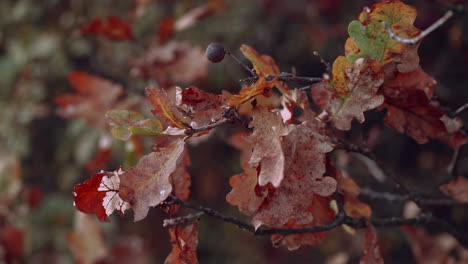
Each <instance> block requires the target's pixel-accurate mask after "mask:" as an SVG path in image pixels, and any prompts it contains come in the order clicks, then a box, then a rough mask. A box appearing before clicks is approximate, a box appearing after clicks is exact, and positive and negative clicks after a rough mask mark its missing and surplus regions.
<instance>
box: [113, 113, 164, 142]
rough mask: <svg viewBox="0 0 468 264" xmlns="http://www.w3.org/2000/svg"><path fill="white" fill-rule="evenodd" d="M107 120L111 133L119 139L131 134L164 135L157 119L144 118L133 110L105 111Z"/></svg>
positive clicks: (126, 138) (125, 138) (126, 137)
mask: <svg viewBox="0 0 468 264" xmlns="http://www.w3.org/2000/svg"><path fill="white" fill-rule="evenodd" d="M106 118H107V122H108V123H109V124H110V125H111V126H113V128H112V129H111V133H112V135H113V136H114V137H115V138H117V139H120V140H124V141H126V140H128V139H130V137H131V136H132V135H142V136H164V135H165V134H163V133H162V130H163V127H162V124H161V122H160V121H159V120H157V119H145V117H144V116H143V115H142V114H140V113H138V112H134V111H129V110H112V111H108V112H107V113H106Z"/></svg>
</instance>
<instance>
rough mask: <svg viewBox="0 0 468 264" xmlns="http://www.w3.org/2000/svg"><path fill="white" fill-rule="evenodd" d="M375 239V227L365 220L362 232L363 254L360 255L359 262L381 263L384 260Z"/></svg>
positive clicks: (368, 263) (367, 263)
mask: <svg viewBox="0 0 468 264" xmlns="http://www.w3.org/2000/svg"><path fill="white" fill-rule="evenodd" d="M378 242H379V241H378V239H377V231H376V230H375V227H374V226H373V225H372V224H371V223H370V222H369V221H367V227H366V230H365V233H364V256H362V257H361V259H360V260H359V263H361V264H383V263H384V260H383V258H382V256H381V255H380V248H379V244H378Z"/></svg>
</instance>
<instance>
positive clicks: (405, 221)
mask: <svg viewBox="0 0 468 264" xmlns="http://www.w3.org/2000/svg"><path fill="white" fill-rule="evenodd" d="M166 203H168V204H178V205H180V206H182V207H186V208H190V209H193V210H197V211H199V212H203V213H204V214H206V215H208V216H211V217H214V218H217V219H219V220H221V221H224V222H226V223H230V224H233V225H235V226H237V227H239V228H240V229H243V230H247V231H249V232H252V233H253V234H254V235H257V236H261V235H273V234H279V235H291V234H300V233H317V232H324V231H328V230H331V229H333V228H336V227H338V226H340V225H342V224H346V225H348V226H350V227H353V228H365V227H366V226H367V222H366V221H365V219H356V218H352V217H349V216H347V215H346V214H345V213H344V211H343V210H342V209H340V210H339V212H338V214H337V215H336V218H335V220H333V221H332V222H330V223H328V224H325V225H320V226H315V227H309V228H267V227H260V228H258V229H255V227H254V226H253V225H250V224H247V223H245V222H243V221H240V220H238V219H236V218H234V217H230V216H226V215H223V214H221V213H219V212H218V211H216V210H214V209H212V208H207V207H203V206H200V205H195V204H191V203H187V202H184V201H181V200H180V199H178V198H177V197H170V198H169V199H168V200H167V201H166ZM340 208H341V207H340ZM370 222H371V223H372V224H373V225H374V226H376V227H392V226H402V225H434V226H437V227H438V228H440V229H441V230H442V231H445V232H448V233H450V234H451V235H452V236H454V237H455V238H456V239H457V240H458V241H459V242H460V243H461V244H463V245H464V246H465V247H467V246H468V235H467V234H465V233H464V232H463V231H461V230H458V229H456V228H454V227H453V226H451V225H449V224H448V223H446V222H445V221H442V220H441V219H439V218H437V217H435V216H432V215H421V216H418V217H414V218H399V217H391V218H371V219H370Z"/></svg>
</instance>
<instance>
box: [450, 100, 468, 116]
mask: <svg viewBox="0 0 468 264" xmlns="http://www.w3.org/2000/svg"><path fill="white" fill-rule="evenodd" d="M467 108H468V103H466V104H464V105H462V106H460V107H459V108H458V109H457V110H455V112H454V113H453V116H457V115H459V114H460V113H461V112H463V111H464V110H465V109H467Z"/></svg>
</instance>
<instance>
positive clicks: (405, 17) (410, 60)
mask: <svg viewBox="0 0 468 264" xmlns="http://www.w3.org/2000/svg"><path fill="white" fill-rule="evenodd" d="M416 15H417V12H416V9H415V8H414V7H412V6H408V5H405V4H403V3H402V2H401V1H399V0H390V1H382V2H381V3H377V4H375V5H373V6H372V8H371V9H369V8H366V9H364V11H363V12H361V14H360V15H359V21H358V20H354V21H352V22H351V23H350V24H349V26H348V32H349V35H350V38H348V40H347V41H346V45H345V51H346V56H347V58H348V59H349V60H350V61H351V62H354V61H356V60H357V59H359V58H370V59H377V60H378V61H379V62H380V63H381V65H390V64H389V63H392V65H391V68H393V69H391V70H390V71H392V72H393V71H395V70H397V71H399V72H410V71H413V70H415V69H416V68H417V67H418V66H419V56H418V54H417V48H418V45H407V44H404V43H400V42H398V41H396V40H394V39H392V38H391V37H390V35H389V34H388V33H387V32H386V30H385V27H384V26H383V24H382V22H383V21H385V23H387V25H389V26H390V27H391V28H392V30H393V32H394V33H395V34H397V35H398V36H400V37H403V38H412V37H415V36H417V35H419V33H420V30H419V29H417V28H416V27H414V26H413V22H414V20H415V19H416ZM394 67H396V69H395V68H394Z"/></svg>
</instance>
